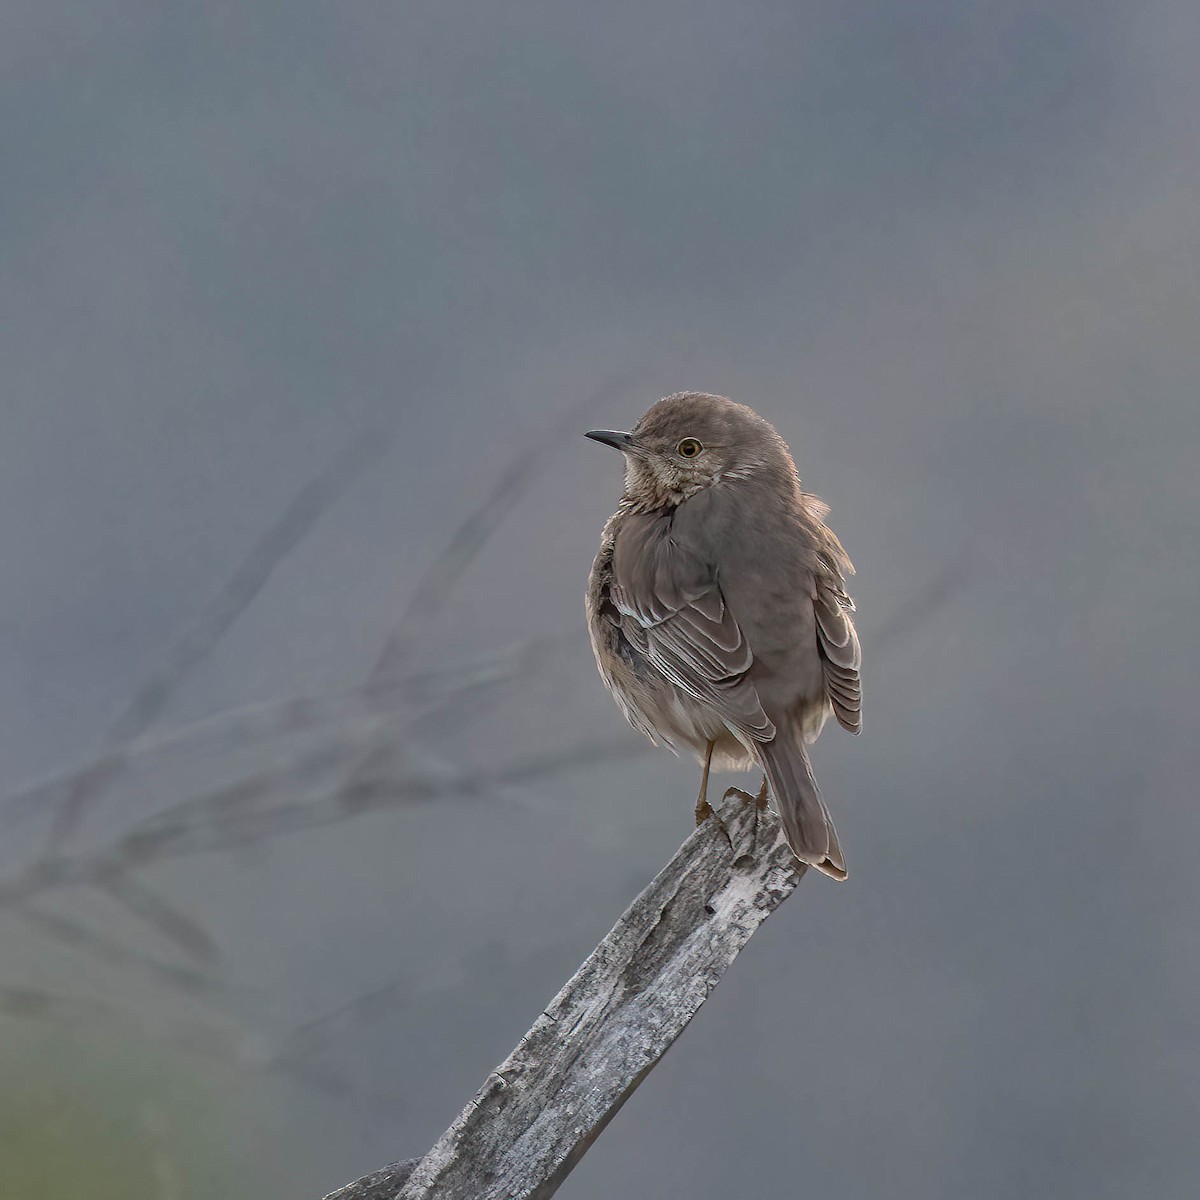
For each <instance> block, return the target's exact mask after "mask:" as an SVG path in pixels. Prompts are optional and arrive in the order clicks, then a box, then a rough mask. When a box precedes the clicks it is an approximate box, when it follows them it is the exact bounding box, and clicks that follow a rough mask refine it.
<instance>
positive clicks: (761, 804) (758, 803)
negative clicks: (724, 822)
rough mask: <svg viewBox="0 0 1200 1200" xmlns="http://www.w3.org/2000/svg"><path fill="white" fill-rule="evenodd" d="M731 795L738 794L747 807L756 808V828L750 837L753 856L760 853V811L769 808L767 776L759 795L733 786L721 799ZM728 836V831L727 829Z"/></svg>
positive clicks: (751, 854)
mask: <svg viewBox="0 0 1200 1200" xmlns="http://www.w3.org/2000/svg"><path fill="white" fill-rule="evenodd" d="M730 796H736V797H737V798H738V799H739V800H740V801H741V802H742V803H743V804H745V805H746V806H747V807H752V808H753V809H754V829H753V833H752V834H751V837H750V856H751V858H753V857H754V856H755V855H756V854H757V853H758V816H759V813H762V812H765V811H766V808H767V778H766V776H765V775H764V776H763V781H762V787H760V788H759V789H758V794H757V795H754V796H752V795H751V794H750V793H749V792H747V791H746V790H745V789H744V788H740V787H731V788H728V789H726V792H725V795H724V796H722V797H721V799H722V800H728V799H729V797H730ZM726 836H728V831H726ZM732 844H733V843H732V841H730V845H732Z"/></svg>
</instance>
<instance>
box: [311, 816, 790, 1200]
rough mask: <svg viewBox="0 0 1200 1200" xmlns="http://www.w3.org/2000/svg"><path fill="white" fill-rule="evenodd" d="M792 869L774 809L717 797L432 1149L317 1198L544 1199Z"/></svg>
mask: <svg viewBox="0 0 1200 1200" xmlns="http://www.w3.org/2000/svg"><path fill="white" fill-rule="evenodd" d="M803 870H804V868H803V867H802V866H801V864H799V863H797V862H796V860H795V858H794V857H793V856H792V853H791V851H790V850H789V849H788V847H787V844H786V843H785V842H784V840H783V835H782V833H781V831H780V828H779V822H778V820H777V819H776V818H775V816H774V814H773V813H770V812H759V811H758V810H757V809H756V808H755V807H754V805H753V803H749V804H747V803H745V802H744V801H743V800H742V799H740V798H739V796H736V795H735V796H730V797H728V798H727V799H726V800H725V801H724V802H723V803H722V805H721V806H720V808H719V810H718V814H717V819H716V820H709V821H707V822H705V824H704V825H703V826H701V827H700V828H699V829H697V830H696V831H695V833H693V834H692V835H691V837H689V838H688V839H687V841H686V842H684V844H683V845H682V846H681V847H680V848H679V850H678V851H676V853H675V855H674V857H673V858H672V859H671V861H670V862H669V863H667V865H666V866H665V867H664V868H663V869H662V870H661V871H660V872H659V873H658V875H657V876H656V877H655V878H654V880H653V881H652V882H651V883H650V885H649V886H648V887H647V888H646V889H645V891H643V892H642V894H641V895H640V896H638V898H637V899H636V900H635V901H634V902H633V903H632V904H631V905H630V906H629V908H628V909H627V910H626V911H625V913H624V914H623V915H622V917H621V919H620V920H619V921H618V922H617V923H616V925H615V926H613V928H612V930H611V932H610V933H609V934H608V936H607V937H605V938H604V940H603V941H602V942H601V943H600V944H599V945H598V946H597V947H596V949H595V950H593V951H592V953H591V955H589V957H588V959H587V961H586V962H584V964H583V965H582V966H581V967H580V968H579V970H578V971H576V973H575V975H574V976H573V977H572V978H571V979H570V980H569V981H568V983H567V984H566V986H565V987H564V988H563V989H562V991H561V992H559V994H558V995H557V996H556V997H555V998H554V999H553V1000H552V1001H551V1003H550V1005H549V1007H548V1008H547V1009H546V1010H545V1011H544V1012H543V1013H542V1015H541V1016H540V1017H539V1018H538V1019H537V1021H535V1022H534V1025H533V1028H532V1029H530V1031H529V1032H528V1033H527V1034H526V1035H525V1036H524V1037H523V1038H522V1039H521V1043H520V1045H518V1046H517V1048H516V1049H515V1050H514V1051H513V1052H512V1054H510V1055H509V1057H508V1058H507V1059H505V1061H504V1062H503V1063H501V1064H500V1065H499V1066H498V1067H497V1068H496V1069H495V1070H494V1071H493V1072H492V1073H491V1074H490V1075H489V1076H488V1078H487V1079H486V1080H485V1082H484V1084H483V1087H482V1088H481V1089H480V1091H479V1093H478V1094H477V1095H476V1096H475V1098H474V1099H473V1100H472V1101H471V1102H470V1104H468V1105H467V1107H466V1108H465V1109H463V1111H462V1113H461V1114H459V1116H458V1118H457V1119H456V1120H455V1121H454V1123H453V1124H452V1125H451V1126H450V1128H449V1129H447V1130H446V1132H445V1133H444V1134H443V1135H442V1136H441V1138H440V1139H439V1140H438V1141H437V1143H436V1144H435V1145H434V1147H433V1148H432V1149H431V1150H430V1151H429V1153H428V1154H426V1155H425V1157H424V1158H422V1159H421V1160H420V1161H419V1162H417V1163H416V1164H415V1166H414V1165H413V1163H412V1162H411V1161H408V1162H405V1163H397V1164H394V1165H393V1167H390V1168H384V1169H383V1170H382V1171H377V1172H375V1173H374V1174H373V1175H370V1176H366V1177H364V1178H363V1179H360V1180H358V1181H357V1182H355V1183H352V1184H349V1185H347V1186H346V1187H344V1188H342V1189H340V1190H339V1191H336V1192H334V1193H332V1194H331V1196H330V1197H328V1198H327V1200H335V1198H336V1200H367V1198H368V1197H369V1198H371V1200H374V1198H376V1197H379V1198H382V1197H384V1196H392V1195H395V1196H396V1197H397V1200H435V1198H436V1200H518V1198H520V1200H525V1198H530V1200H544V1198H545V1197H548V1196H552V1195H553V1194H554V1192H555V1191H556V1190H557V1189H558V1187H559V1185H560V1184H561V1183H562V1181H563V1180H564V1179H565V1178H566V1177H567V1175H568V1174H570V1172H571V1170H572V1169H573V1168H574V1166H575V1164H576V1163H577V1162H578V1161H579V1160H580V1158H582V1157H583V1155H584V1154H585V1153H586V1152H587V1150H588V1148H589V1147H590V1146H591V1145H592V1143H593V1142H594V1141H595V1140H596V1138H597V1137H598V1136H599V1135H600V1132H601V1131H602V1130H603V1129H604V1127H605V1126H606V1125H607V1124H608V1122H609V1121H610V1120H611V1119H612V1118H613V1116H614V1115H615V1114H616V1112H617V1110H618V1109H619V1108H620V1107H621V1105H622V1104H624V1103H625V1101H626V1100H627V1099H628V1098H629V1097H630V1095H632V1093H633V1091H634V1089H635V1088H637V1086H638V1084H640V1083H641V1082H642V1080H643V1079H645V1078H646V1076H647V1075H648V1074H649V1073H650V1071H651V1070H652V1069H653V1068H654V1066H655V1065H656V1064H657V1063H658V1061H659V1059H661V1058H662V1056H663V1055H664V1054H665V1053H666V1051H667V1049H668V1047H669V1046H670V1045H671V1043H672V1042H674V1041H675V1039H676V1038H677V1037H678V1036H679V1035H680V1033H682V1032H683V1030H684V1028H685V1027H686V1025H687V1024H688V1022H689V1021H690V1020H691V1019H692V1017H694V1016H695V1015H696V1012H697V1011H698V1010H699V1008H700V1006H701V1005H702V1004H703V1003H704V1001H705V999H706V998H707V996H708V994H709V992H711V991H712V989H713V988H714V987H715V986H716V984H717V982H718V981H719V980H720V978H721V976H722V975H724V973H725V971H726V970H727V969H728V968H729V966H730V964H731V963H732V962H733V960H734V959H735V958H736V957H737V955H738V954H739V952H740V951H741V949H742V947H743V946H744V945H745V944H746V942H747V941H749V939H750V936H751V935H752V934H753V933H754V931H755V930H756V929H757V928H758V927H759V925H761V924H762V922H763V921H764V920H765V919H766V918H767V916H768V915H770V913H772V912H773V911H774V910H775V909H776V908H777V907H778V906H779V904H780V903H781V902H782V901H783V900H784V899H786V898H787V896H788V895H790V894H791V892H792V889H793V888H794V887H795V886H796V884H797V883H798V882H799V880H800V877H801V875H802V874H803ZM389 1189H390V1190H389Z"/></svg>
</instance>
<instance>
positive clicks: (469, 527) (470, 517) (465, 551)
mask: <svg viewBox="0 0 1200 1200" xmlns="http://www.w3.org/2000/svg"><path fill="white" fill-rule="evenodd" d="M640 374H641V372H640V371H634V370H625V371H621V372H619V373H617V374H614V375H613V376H611V377H610V378H608V379H607V380H606V381H605V382H604V383H603V384H602V385H601V386H600V387H599V388H596V389H595V390H594V391H590V392H588V394H587V395H586V396H584V397H583V399H581V400H579V401H578V402H576V403H575V404H573V405H571V406H569V407H568V408H567V409H566V410H565V411H564V412H563V414H562V415H561V416H560V417H557V418H556V419H554V420H552V421H549V422H547V423H546V426H545V428H544V429H541V430H539V431H537V432H534V431H532V430H531V431H529V432H528V433H527V434H526V435H525V437H523V438H522V441H521V445H520V448H519V449H518V450H517V452H516V453H515V454H514V455H513V456H512V457H511V458H510V459H509V461H508V463H507V464H506V466H505V467H504V469H503V470H502V471H501V472H500V475H499V477H498V478H497V480H496V482H495V483H494V484H493V485H492V487H491V488H489V489H488V491H487V492H486V493H485V494H484V495H483V496H482V497H481V498H480V500H479V501H478V503H476V505H475V506H474V507H473V508H472V509H471V511H470V512H469V513H468V514H467V516H466V517H465V518H464V519H463V521H462V522H460V524H459V525H458V527H457V528H456V529H455V530H454V532H453V533H452V534H451V535H450V538H449V540H448V541H447V543H446V546H445V548H444V549H443V550H442V552H441V554H439V555H438V556H437V558H435V559H434V561H433V563H432V564H431V565H430V566H429V567H428V568H427V569H426V570H425V571H424V573H423V574H422V575H421V576H420V578H419V579H418V580H417V583H416V586H415V587H414V588H413V590H412V592H411V594H410V595H409V598H408V601H407V603H406V604H405V605H404V606H403V608H402V609H401V612H400V615H399V617H398V618H397V619H396V621H395V623H394V624H393V626H392V629H391V631H390V632H389V633H388V635H387V637H386V638H385V640H384V644H383V647H382V649H381V650H380V651H379V654H378V655H377V656H376V659H375V663H374V665H373V666H372V667H371V671H370V673H369V675H368V677H367V680H366V687H367V689H368V690H369V691H372V692H373V691H375V690H376V689H378V688H386V687H387V686H388V685H389V683H390V682H392V681H394V680H396V679H398V678H400V677H401V676H402V674H403V673H404V672H405V667H406V665H407V660H408V656H409V653H410V651H411V648H412V645H413V642H414V640H415V639H416V638H417V637H419V636H421V635H422V633H423V632H424V629H425V626H426V625H427V623H428V621H429V619H430V617H431V616H434V615H436V614H437V613H439V612H440V611H441V609H442V607H443V605H444V604H445V603H446V601H447V600H448V599H449V598H450V595H451V593H452V592H453V591H454V587H455V585H456V584H457V583H458V581H459V579H461V578H462V576H463V573H464V572H465V571H466V570H467V568H468V567H469V566H470V565H471V563H473V562H474V561H475V559H476V558H478V557H479V555H480V553H481V552H482V551H483V549H484V548H485V547H486V546H487V544H488V542H489V541H490V540H491V538H492V535H493V534H494V533H495V532H496V530H497V529H498V528H499V527H500V525H501V524H502V522H503V521H504V519H505V518H506V517H507V516H508V515H509V514H510V513H511V512H512V510H513V509H514V508H515V507H516V505H517V503H518V502H519V501H520V499H521V497H522V496H524V494H525V492H526V490H527V489H528V487H529V486H530V484H531V483H532V482H533V479H534V478H535V475H536V472H537V469H538V468H539V467H540V466H541V464H542V462H543V461H544V460H545V458H546V457H547V456H548V455H549V453H550V452H551V450H553V449H554V448H555V447H557V446H559V445H561V444H562V441H563V439H564V437H565V436H566V435H567V434H568V433H569V432H571V431H572V430H574V429H575V423H576V422H577V421H578V420H579V419H580V418H581V417H582V416H583V415H584V414H586V413H588V412H590V411H592V410H593V409H594V408H595V407H596V404H597V403H598V402H599V401H601V400H604V399H607V398H608V397H610V396H612V395H614V394H616V393H619V392H621V391H624V390H625V389H627V388H629V387H630V386H631V385H632V384H633V383H634V381H635V380H636V379H637V378H638V377H639V375H640ZM577 432H582V431H581V430H580V431H577Z"/></svg>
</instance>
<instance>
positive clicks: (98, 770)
mask: <svg viewBox="0 0 1200 1200" xmlns="http://www.w3.org/2000/svg"><path fill="white" fill-rule="evenodd" d="M385 446H386V440H385V439H384V438H382V437H381V436H380V434H379V433H378V431H374V430H372V431H371V432H370V433H369V435H364V436H363V437H360V438H358V439H357V440H356V441H355V442H354V443H352V444H351V446H350V447H349V448H348V449H347V450H345V451H343V452H342V453H341V454H340V455H339V456H338V457H337V458H336V459H335V460H334V461H333V462H332V463H331V464H330V465H329V466H328V467H326V468H325V470H323V471H322V472H321V473H320V474H319V475H318V476H317V477H316V478H315V479H313V480H310V481H309V482H308V483H307V484H306V485H305V486H304V487H303V488H301V489H300V492H299V493H298V495H297V496H296V497H295V499H294V500H293V501H292V502H291V504H289V505H288V507H287V509H286V510H285V511H284V513H283V515H282V516H281V517H280V518H279V520H278V521H276V522H275V524H274V525H272V526H271V528H270V529H268V530H267V532H266V533H265V534H263V536H262V537H260V538H259V539H258V541H257V542H255V544H254V545H253V546H252V547H251V549H250V552H249V554H247V556H246V558H245V559H244V560H243V562H242V564H241V565H240V566H239V567H238V568H237V570H236V571H234V573H233V575H232V576H231V577H230V579H229V581H228V582H227V583H226V584H225V586H224V587H223V588H222V589H221V591H220V592H218V593H217V595H216V596H215V597H214V598H213V599H212V601H210V603H209V604H208V606H207V607H206V608H204V609H203V610H202V611H201V613H200V615H199V617H198V618H197V619H196V622H195V624H193V625H192V627H191V628H190V629H188V630H187V631H186V632H185V633H184V634H183V636H182V637H180V638H179V640H178V641H176V642H175V644H174V645H173V646H172V647H171V648H170V650H168V652H167V654H166V656H165V658H164V659H163V661H162V663H161V664H160V665H159V666H158V667H157V668H156V669H155V670H154V671H152V672H151V673H150V675H149V677H148V678H147V679H146V681H145V682H144V683H143V684H142V685H141V687H139V688H138V689H137V691H136V692H134V694H133V697H132V699H131V700H130V701H129V703H128V704H127V705H126V706H125V708H124V709H123V710H122V711H121V712H120V714H119V715H118V716H117V718H116V720H115V721H114V722H113V723H112V725H111V726H110V727H109V731H108V734H107V735H106V737H105V739H104V741H105V744H106V745H109V746H112V747H114V748H115V749H114V750H113V751H112V753H110V754H108V755H106V756H104V757H102V758H101V759H99V760H98V761H97V762H96V763H94V764H93V765H92V768H91V771H90V772H89V773H88V774H87V775H85V776H80V777H78V779H77V781H76V783H75V784H74V786H72V787H71V788H70V789H69V790H68V791H67V792H66V794H65V795H64V796H63V797H62V798H61V800H60V801H59V803H58V804H57V806H56V808H55V812H54V819H53V821H52V822H51V825H50V831H49V833H48V835H47V837H46V845H45V849H44V853H45V854H46V855H50V854H53V853H54V852H55V851H56V850H58V849H59V848H60V847H61V846H62V845H63V844H64V843H65V842H66V840H67V838H69V837H70V835H71V834H72V833H73V832H74V831H75V828H76V827H77V826H78V824H79V822H80V820H81V819H82V817H83V813H84V810H85V808H86V807H87V805H88V804H89V803H91V802H94V801H95V800H96V799H98V798H99V796H100V795H101V794H102V793H103V792H104V790H105V789H106V788H107V787H108V786H109V785H110V784H111V783H112V782H113V780H114V779H116V778H117V776H118V775H120V773H121V771H122V770H123V769H124V766H125V755H124V754H123V753H122V751H121V749H120V747H122V746H123V745H124V744H125V743H127V742H129V741H130V740H131V739H133V738H136V737H137V736H138V735H139V734H141V733H144V732H145V731H146V729H148V728H149V727H150V725H151V724H152V723H153V722H154V721H156V720H157V719H158V717H159V716H161V715H162V712H163V710H164V709H165V708H166V705H167V701H168V700H169V699H170V697H171V695H172V693H173V692H174V691H175V689H176V688H178V686H179V685H180V684H181V683H182V682H183V681H184V680H185V679H186V678H187V677H188V675H189V674H190V673H191V672H192V671H193V670H194V669H195V668H196V666H197V665H198V664H199V663H200V662H202V661H203V660H204V659H205V658H206V657H207V656H208V655H209V654H210V653H211V652H212V650H213V649H214V647H215V646H216V645H217V644H218V643H219V642H220V640H221V638H222V637H224V636H225V634H226V633H227V632H228V631H229V629H230V627H231V626H232V625H233V623H234V622H235V621H236V620H237V619H238V617H240V616H241V615H242V613H244V612H245V611H246V609H247V608H248V607H249V606H250V604H251V602H252V601H253V600H254V598H255V597H256V596H257V595H258V594H259V592H261V591H262V589H263V587H264V586H265V585H266V583H267V581H268V580H269V579H270V578H271V575H272V574H273V573H274V571H275V569H276V568H277V567H278V566H279V564H280V563H281V562H282V561H283V560H284V558H286V557H287V555H288V554H289V553H290V552H291V551H292V550H293V549H295V547H296V546H297V545H298V544H299V543H300V542H301V541H302V540H303V539H304V537H305V536H306V535H307V534H308V532H309V531H310V530H311V529H312V527H313V526H314V525H315V524H316V522H317V521H318V520H319V519H320V518H321V517H322V516H323V515H324V514H325V513H326V512H327V511H328V510H329V508H330V507H331V506H332V505H333V504H334V502H335V501H336V500H337V499H338V498H339V497H340V496H341V495H342V493H343V492H345V490H346V488H347V487H348V486H349V485H350V484H351V483H353V482H354V480H355V479H357V478H358V477H359V475H360V474H361V473H362V471H363V469H364V468H365V467H366V466H367V464H368V463H370V462H372V461H374V460H375V459H376V458H378V457H379V455H380V453H381V452H382V450H383V448H384V447H385Z"/></svg>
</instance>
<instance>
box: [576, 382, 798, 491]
mask: <svg viewBox="0 0 1200 1200" xmlns="http://www.w3.org/2000/svg"><path fill="white" fill-rule="evenodd" d="M586 436H587V437H590V438H591V439H592V440H593V441H597V442H603V443H604V444H605V445H606V446H613V447H615V448H616V449H618V450H620V451H621V452H622V454H624V456H625V496H626V499H628V500H629V501H630V502H631V503H633V504H634V505H635V506H636V507H638V508H640V509H646V510H654V509H661V508H671V507H674V506H675V505H677V504H682V503H683V501H684V500H686V499H688V497H690V496H694V495H695V494H696V493H697V492H700V491H703V490H704V489H705V488H709V487H715V486H717V485H720V484H723V483H727V482H733V481H738V480H748V479H752V478H755V477H765V476H772V477H775V478H783V479H789V480H794V479H795V476H796V468H795V465H794V464H793V462H792V458H791V455H790V454H789V453H788V448H787V445H786V444H785V443H784V440H783V438H781V437H780V436H779V434H778V433H776V432H775V429H774V428H773V427H772V426H771V425H770V424H769V423H768V422H767V421H764V420H763V418H762V417H760V416H759V415H758V414H757V413H756V412H754V411H753V410H752V409H749V408H747V407H746V406H745V405H744V404H735V403H734V402H733V401H732V400H727V399H726V398H725V397H724V396H710V395H708V394H706V393H704V392H679V393H678V394H677V395H674V396H668V397H667V398H666V399H665V400H660V401H659V402H658V403H657V404H655V405H654V406H653V407H651V408H650V409H649V410H648V411H647V412H646V414H645V416H643V417H642V419H641V420H640V421H639V422H638V423H637V424H636V425H635V426H634V427H633V429H632V430H630V431H629V432H628V433H617V432H615V431H613V430H608V429H593V430H592V431H591V432H590V433H588V434H587V435H586Z"/></svg>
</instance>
